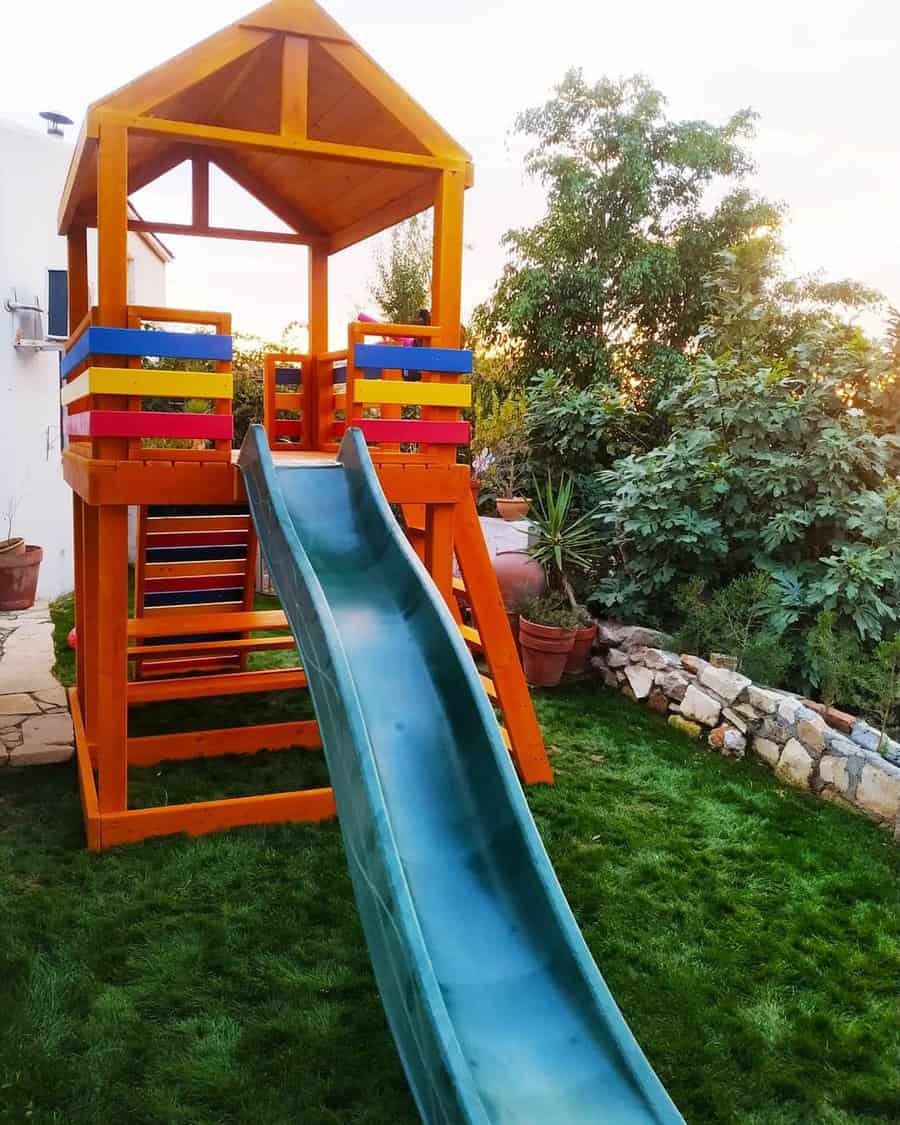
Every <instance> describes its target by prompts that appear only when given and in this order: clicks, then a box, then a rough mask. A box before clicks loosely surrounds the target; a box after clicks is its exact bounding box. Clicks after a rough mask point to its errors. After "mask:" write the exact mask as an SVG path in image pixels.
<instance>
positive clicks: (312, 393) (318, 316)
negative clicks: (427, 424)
mask: <svg viewBox="0 0 900 1125" xmlns="http://www.w3.org/2000/svg"><path fill="white" fill-rule="evenodd" d="M285 61H287V56H285ZM308 269H309V281H308V285H309V294H308V301H309V317H308V319H309V352H310V355H311V356H312V359H311V361H310V362H309V363H308V364H306V365H304V366H305V370H304V372H303V448H304V449H322V448H323V446H324V445H326V444H328V443H330V442H331V441H333V440H334V435H333V434H332V432H331V425H332V422H333V419H334V400H333V397H332V395H333V392H332V387H331V385H330V384H331V372H332V365H331V364H324V363H323V364H320V363H319V356H321V355H324V354H325V352H327V351H328V251H327V249H326V248H325V247H324V246H322V245H313V246H310V248H309V266H308ZM326 380H327V383H328V385H327V386H326V385H323V384H325V383H326ZM307 412H308V413H307ZM326 430H327V432H325V431H326Z"/></svg>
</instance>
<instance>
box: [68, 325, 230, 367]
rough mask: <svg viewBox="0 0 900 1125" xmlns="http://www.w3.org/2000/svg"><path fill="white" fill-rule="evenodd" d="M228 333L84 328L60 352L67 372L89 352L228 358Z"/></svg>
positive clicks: (180, 357)
mask: <svg viewBox="0 0 900 1125" xmlns="http://www.w3.org/2000/svg"><path fill="white" fill-rule="evenodd" d="M231 354H232V352H231V337H230V336H206V335H201V334H199V333H194V332H155V331H154V332H142V331H141V330H140V329H139V328H97V327H94V328H87V329H86V330H85V331H84V332H83V333H82V335H81V336H80V337H79V338H78V340H76V341H75V345H74V346H73V347H72V349H71V350H70V351H69V352H67V353H66V354H65V355H64V356H63V360H62V365H61V366H62V374H63V376H65V375H68V374H69V372H70V371H72V370H74V368H75V367H77V366H78V364H79V363H82V362H83V361H84V360H85V359H87V357H88V356H91V355H140V356H145V355H152V356H159V357H164V358H166V359H214V360H224V361H226V362H229V361H230V360H231Z"/></svg>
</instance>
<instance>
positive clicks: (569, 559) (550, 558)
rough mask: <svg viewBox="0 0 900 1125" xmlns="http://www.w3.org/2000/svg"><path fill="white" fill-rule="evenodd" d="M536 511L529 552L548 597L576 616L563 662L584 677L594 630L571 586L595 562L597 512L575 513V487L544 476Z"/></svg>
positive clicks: (537, 492) (570, 482) (568, 481)
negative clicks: (543, 577)
mask: <svg viewBox="0 0 900 1125" xmlns="http://www.w3.org/2000/svg"><path fill="white" fill-rule="evenodd" d="M534 493H535V509H534V512H533V514H532V516H531V518H530V520H529V524H530V527H529V531H530V534H531V536H532V543H531V546H530V547H529V548H528V553H529V554H530V555H531V557H532V558H533V559H534V560H535V561H536V562H538V563H540V565H541V566H542V567H543V568H544V572H545V573H546V575H547V582H548V585H549V588H550V591H551V593H552V594H555V595H556V597H557V598H558V599H559V601H560V602H562V603H563V604H564V605H566V606H567V607H568V608H569V609H570V610H571V612H572V613H573V615H574V617H575V625H574V626H573V627H574V628H575V629H576V634H577V635H576V636H575V638H574V639H573V643H572V647H571V649H570V650H569V653H568V657H567V660H566V662H565V671H566V672H567V674H569V675H583V674H584V672H585V670H586V668H587V662H588V659H589V658H590V653H591V648H592V646H593V643H594V638H595V637H596V635H597V626H596V623H595V622H594V620H593V619H592V617H591V615H590V613H589V612H588V610H587V608H586V607H585V606H583V605H580V604H579V602H578V599H577V597H576V595H575V589H574V587H573V585H572V577H573V576H574V575H575V574H587V573H588V572H589V571H590V570H591V568H592V566H593V565H594V563H595V562H596V561H597V559H598V558H599V555H600V552H601V550H602V543H601V541H600V538H599V535H598V534H597V529H596V526H595V521H596V518H597V509H596V508H594V509H592V510H591V511H588V512H583V513H581V514H579V513H578V512H577V510H576V508H575V483H574V481H573V480H572V478H571V476H568V475H566V476H564V477H562V479H561V480H560V482H559V484H558V485H557V486H554V484H553V482H552V480H551V479H550V478H549V477H548V478H547V481H546V483H545V485H544V486H543V487H542V488H541V487H538V486H537V484H535V489H534Z"/></svg>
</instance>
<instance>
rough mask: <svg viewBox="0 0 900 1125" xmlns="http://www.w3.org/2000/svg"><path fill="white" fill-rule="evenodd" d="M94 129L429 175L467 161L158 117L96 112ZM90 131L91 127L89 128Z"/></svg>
mask: <svg viewBox="0 0 900 1125" xmlns="http://www.w3.org/2000/svg"><path fill="white" fill-rule="evenodd" d="M95 120H96V124H97V127H100V124H101V122H102V123H109V124H114V125H119V126H121V127H123V128H125V129H128V131H129V132H131V133H134V134H135V135H137V136H142V135H143V136H156V135H159V136H168V137H178V138H179V139H180V140H184V141H190V142H192V143H193V144H199V145H211V146H220V147H223V148H238V149H240V148H252V149H258V150H260V151H262V152H280V153H293V154H296V155H300V156H309V157H312V158H314V159H321V160H338V161H341V162H342V163H349V164H371V165H375V166H376V167H377V166H379V165H380V166H382V167H385V168H395V167H396V168H422V169H428V170H429V171H438V170H441V171H444V170H446V171H452V172H455V171H462V170H464V169H465V166H466V161H465V160H462V159H459V158H456V157H449V156H424V155H421V154H420V153H415V152H396V151H394V150H393V149H385V148H370V147H368V146H366V145H345V144H334V143H333V142H331V141H314V140H311V139H310V138H309V137H294V136H290V137H285V136H280V135H276V134H273V133H259V132H255V131H253V130H249V129H227V128H222V127H221V126H218V125H200V124H197V123H196V122H193V121H169V120H167V119H164V118H157V117H141V116H139V115H135V114H126V113H117V112H116V111H114V110H106V109H104V110H97V111H95ZM89 128H90V126H89Z"/></svg>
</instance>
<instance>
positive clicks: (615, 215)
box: [475, 70, 780, 387]
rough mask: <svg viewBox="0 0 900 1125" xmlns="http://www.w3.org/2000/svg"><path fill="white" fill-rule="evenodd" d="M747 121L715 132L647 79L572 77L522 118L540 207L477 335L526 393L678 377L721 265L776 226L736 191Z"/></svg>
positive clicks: (744, 168) (744, 162) (774, 217)
mask: <svg viewBox="0 0 900 1125" xmlns="http://www.w3.org/2000/svg"><path fill="white" fill-rule="evenodd" d="M753 123H754V114H753V113H751V112H750V111H749V110H742V111H740V112H738V113H736V114H734V115H733V116H732V117H731V118H729V120H728V121H726V122H725V123H724V124H723V125H712V124H709V123H708V122H705V121H671V120H670V119H669V118H668V117H667V115H666V103H665V99H664V98H663V96H662V94H661V93H660V92H659V91H658V90H655V89H653V87H652V86H651V85H650V84H649V82H647V80H646V79H644V78H641V77H633V78H627V79H623V80H621V81H612V80H610V79H602V80H601V81H599V82H597V83H596V84H594V85H591V84H590V83H588V82H587V81H586V80H585V78H584V76H583V74H582V73H581V71H578V70H572V71H570V72H569V73H568V74H567V75H566V76H565V78H564V80H563V81H562V83H561V84H560V85H559V86H558V87H557V88H556V90H555V92H554V95H553V97H552V98H551V99H550V100H549V101H548V102H547V103H546V104H545V105H543V106H540V107H538V108H535V109H530V110H527V111H526V112H525V113H523V114H521V115H520V116H519V118H518V119H517V122H516V129H517V131H518V132H520V133H522V134H524V135H526V136H528V137H531V138H533V140H534V142H535V143H534V146H533V148H532V149H531V151H530V152H529V153H528V155H527V157H526V169H527V171H528V172H529V173H530V174H531V175H533V176H536V177H537V178H539V179H540V180H541V181H542V182H543V183H544V184H545V185H546V188H547V209H546V213H545V215H544V217H543V218H542V219H541V220H540V221H539V222H538V223H536V224H535V225H534V226H532V227H527V228H524V229H520V230H513V231H510V232H509V233H508V234H507V235H506V236H505V241H506V245H507V246H508V248H509V251H510V258H509V261H508V263H507V265H506V267H505V269H504V271H503V274H502V276H501V278H500V280H499V281H498V283H497V285H496V287H495V290H494V292H493V294H492V296H491V298H490V299H489V300H488V301H487V302H486V303H485V304H484V305H482V306H481V307H480V308H479V309H478V310H477V313H476V316H475V327H476V329H477V331H478V333H479V335H480V337H481V338H482V339H483V340H484V341H485V342H486V343H488V344H492V345H495V346H502V347H504V348H506V349H507V350H508V352H509V354H510V355H511V356H512V357H513V363H514V366H515V371H516V374H517V376H518V378H519V379H520V381H521V382H525V381H526V380H527V379H529V378H530V377H531V376H533V375H534V374H535V373H536V372H538V371H539V370H542V369H543V370H552V371H554V372H555V373H556V375H557V376H559V377H562V378H563V379H565V380H568V381H570V382H572V383H574V384H576V385H578V386H588V385H590V384H592V383H595V382H598V381H603V382H608V383H612V384H614V385H620V386H627V384H628V381H631V382H632V384H633V381H634V380H635V379H636V378H637V379H640V380H641V383H642V384H643V385H644V386H645V387H646V386H647V385H648V384H652V383H653V382H655V381H660V382H665V381H666V380H665V378H663V376H665V374H666V372H670V371H671V369H672V367H673V366H674V367H675V368H679V367H680V365H681V362H682V360H681V355H682V352H683V350H684V348H685V346H686V345H687V344H688V343H689V342H690V341H691V340H692V339H693V338H694V337H696V335H697V333H698V331H699V329H700V326H701V324H702V323H703V322H704V320H705V318H706V314H707V311H708V307H707V301H706V296H707V289H706V288H705V287H704V285H703V279H704V278H705V277H707V276H708V275H709V273H710V272H711V269H712V267H713V265H714V263H715V261H716V255H717V254H718V253H719V252H720V251H722V250H724V249H726V248H728V247H732V246H734V245H735V244H739V243H740V242H741V241H742V240H743V239H745V238H747V237H748V236H750V235H751V234H752V233H753V232H755V231H757V230H759V229H760V228H762V227H766V226H777V224H778V223H779V221H780V214H779V209H778V208H777V207H776V206H774V205H773V204H771V203H768V202H766V201H765V200H763V199H760V198H758V197H756V196H755V195H753V194H752V193H751V192H750V191H749V190H747V189H746V188H745V187H743V185H742V182H741V181H742V178H743V177H744V176H745V174H747V173H748V172H749V171H750V170H751V167H752V164H751V161H750V158H749V156H748V155H747V153H746V151H745V149H744V147H743V143H744V142H745V141H746V140H747V139H749V138H750V137H751V136H752V133H753ZM711 188H713V189H715V191H716V193H717V194H718V195H719V202H718V203H717V204H715V205H709V203H708V199H709V196H710V194H712V193H711V192H710V191H709V189H711Z"/></svg>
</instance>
